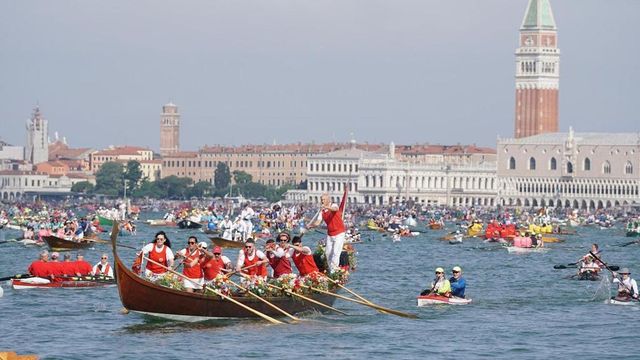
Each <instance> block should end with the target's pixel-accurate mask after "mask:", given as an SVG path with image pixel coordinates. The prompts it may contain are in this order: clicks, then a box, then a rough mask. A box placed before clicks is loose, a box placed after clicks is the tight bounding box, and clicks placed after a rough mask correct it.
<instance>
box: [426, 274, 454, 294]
mask: <svg viewBox="0 0 640 360" xmlns="http://www.w3.org/2000/svg"><path fill="white" fill-rule="evenodd" d="M429 294H436V295H442V296H446V297H450V296H451V283H449V280H447V278H446V277H445V276H444V269H443V268H441V267H439V268H437V269H436V277H435V279H433V282H432V283H431V287H430V288H429V289H425V290H423V291H422V292H421V293H420V295H423V296H424V295H429Z"/></svg>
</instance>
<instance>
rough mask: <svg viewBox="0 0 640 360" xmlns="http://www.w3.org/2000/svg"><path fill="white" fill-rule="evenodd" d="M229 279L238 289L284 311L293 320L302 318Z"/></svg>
mask: <svg viewBox="0 0 640 360" xmlns="http://www.w3.org/2000/svg"><path fill="white" fill-rule="evenodd" d="M227 281H229V282H230V283H231V284H232V285H234V286H235V287H237V288H238V289H240V290H242V291H245V292H247V294H249V295H251V296H253V297H255V298H256V299H258V300H260V301H262V302H263V303H265V304H267V305H269V306H270V307H272V308H274V309H276V310H278V311H279V312H281V313H283V314H284V315H286V316H287V317H289V318H291V319H292V320H294V321H300V318H298V317H296V316H293V315H291V314H289V313H288V312H286V311H284V310H283V309H281V308H279V307H277V306H276V305H275V304H273V303H272V302H270V301H267V300H266V299H264V298H262V297H260V296H258V295H257V294H254V293H252V292H251V291H249V289H247V288H245V287H243V286H241V285H240V284H237V283H235V282H233V281H231V280H227Z"/></svg>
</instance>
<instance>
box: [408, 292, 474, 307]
mask: <svg viewBox="0 0 640 360" xmlns="http://www.w3.org/2000/svg"><path fill="white" fill-rule="evenodd" d="M469 303H471V299H465V298H459V297H456V296H452V297H446V296H442V295H437V294H429V295H420V296H418V306H427V305H433V304H448V305H467V304H469Z"/></svg>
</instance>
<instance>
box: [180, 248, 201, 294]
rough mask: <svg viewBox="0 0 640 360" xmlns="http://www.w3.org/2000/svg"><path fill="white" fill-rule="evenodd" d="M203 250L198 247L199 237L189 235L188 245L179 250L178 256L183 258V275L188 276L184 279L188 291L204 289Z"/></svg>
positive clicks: (183, 282) (184, 285) (185, 288)
mask: <svg viewBox="0 0 640 360" xmlns="http://www.w3.org/2000/svg"><path fill="white" fill-rule="evenodd" d="M200 255H201V251H200V248H199V247H198V238H196V237H195V236H189V238H188V239H187V247H186V248H184V249H182V250H180V251H178V252H177V253H176V257H179V258H182V259H183V260H182V266H183V270H182V275H184V276H185V277H186V278H185V279H183V280H182V286H183V287H184V290H185V291H186V292H194V291H195V290H202V284H203V283H204V277H203V272H202V267H201V266H200Z"/></svg>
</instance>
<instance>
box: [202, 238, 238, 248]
mask: <svg viewBox="0 0 640 360" xmlns="http://www.w3.org/2000/svg"><path fill="white" fill-rule="evenodd" d="M209 239H211V242H212V243H213V244H214V245H216V246H220V247H222V248H232V249H241V248H243V247H244V242H243V241H233V240H227V239H223V238H221V237H213V236H209Z"/></svg>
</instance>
